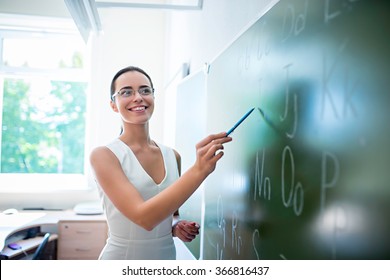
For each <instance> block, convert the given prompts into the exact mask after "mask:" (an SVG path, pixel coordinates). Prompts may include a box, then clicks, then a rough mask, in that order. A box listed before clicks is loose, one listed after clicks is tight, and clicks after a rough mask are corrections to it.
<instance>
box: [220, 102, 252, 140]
mask: <svg viewBox="0 0 390 280" xmlns="http://www.w3.org/2000/svg"><path fill="white" fill-rule="evenodd" d="M254 109H255V108H252V109H250V110H249V111H248V112H247V113H246V114H245V115H244V116H242V118H241V119H240V120H239V121H238V122H237V123H236V124H235V125H234V126H233V127H232V128H231V129H229V131H228V132H227V133H226V136H229V134H231V133H232V132H233V131H234V130H235V129H236V128H237V127H238V126H239V125H240V124H241V123H242V122H243V121H244V120H245V119H246V118H247V117H248V116H249V115H250V114H251V113H252V112H253V110H254Z"/></svg>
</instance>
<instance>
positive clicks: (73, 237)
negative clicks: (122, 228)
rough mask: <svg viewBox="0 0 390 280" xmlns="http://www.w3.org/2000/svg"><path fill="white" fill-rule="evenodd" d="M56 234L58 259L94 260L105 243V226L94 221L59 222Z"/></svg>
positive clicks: (104, 223) (103, 223)
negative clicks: (57, 235)
mask: <svg viewBox="0 0 390 280" xmlns="http://www.w3.org/2000/svg"><path fill="white" fill-rule="evenodd" d="M58 233H59V238H58V259H62V260H81V259H85V260H95V259H97V258H98V257H99V254H100V252H101V250H102V249H103V247H104V245H105V243H106V239H107V224H106V222H96V221H93V222H91V221H85V222H80V221H77V222H74V221H61V222H60V223H59V229H58Z"/></svg>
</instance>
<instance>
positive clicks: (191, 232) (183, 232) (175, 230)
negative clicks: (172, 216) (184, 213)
mask: <svg viewBox="0 0 390 280" xmlns="http://www.w3.org/2000/svg"><path fill="white" fill-rule="evenodd" d="M199 228H200V226H199V224H198V223H195V222H190V221H185V220H181V221H179V222H177V223H176V224H175V225H174V226H173V227H172V234H173V236H176V237H178V238H179V239H180V240H182V241H184V242H191V241H192V240H194V239H195V237H196V236H197V235H198V234H199Z"/></svg>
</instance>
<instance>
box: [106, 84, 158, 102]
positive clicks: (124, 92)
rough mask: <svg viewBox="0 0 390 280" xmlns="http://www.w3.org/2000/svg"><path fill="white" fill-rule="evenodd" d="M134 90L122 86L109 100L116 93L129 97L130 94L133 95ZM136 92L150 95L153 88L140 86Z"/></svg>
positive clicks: (112, 97) (113, 96) (115, 94)
mask: <svg viewBox="0 0 390 280" xmlns="http://www.w3.org/2000/svg"><path fill="white" fill-rule="evenodd" d="M135 92H136V90H134V89H132V88H122V89H120V90H119V91H117V92H116V93H114V94H113V95H112V96H111V100H114V98H115V96H117V95H119V96H121V97H124V98H126V97H130V96H132V95H135ZM137 92H138V93H139V94H140V95H142V96H147V95H151V94H152V93H154V88H151V87H141V88H139V89H138V90H137Z"/></svg>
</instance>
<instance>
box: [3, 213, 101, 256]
mask: <svg viewBox="0 0 390 280" xmlns="http://www.w3.org/2000/svg"><path fill="white" fill-rule="evenodd" d="M45 225H49V226H50V225H55V229H56V232H54V233H57V234H58V248H61V249H60V252H64V248H65V247H67V246H69V245H70V244H72V239H71V238H73V241H74V242H73V243H74V244H80V243H81V244H84V245H85V244H89V245H90V247H88V248H89V249H90V248H92V247H93V251H89V252H88V253H85V251H86V247H83V248H78V247H73V249H74V252H73V253H72V254H70V253H69V251H66V252H67V253H66V254H60V255H59V256H58V257H59V259H96V258H97V257H98V253H100V250H101V249H102V248H103V246H104V243H105V240H106V238H107V224H106V218H105V216H104V215H78V214H75V213H74V212H73V211H71V210H68V211H20V212H18V213H16V214H10V215H5V214H0V249H1V254H2V255H6V254H10V252H9V250H11V249H9V248H8V247H7V246H6V245H7V241H8V238H9V237H10V236H11V235H13V234H15V233H18V232H20V231H22V230H25V229H29V228H33V227H37V226H40V227H42V226H45ZM70 226H71V228H72V229H75V231H76V233H77V231H78V228H80V227H81V228H82V231H83V233H86V230H88V229H89V228H91V229H93V230H96V228H97V229H98V230H96V231H93V238H91V236H88V234H82V235H69V234H65V233H64V232H66V230H65V229H67V228H70ZM64 230H65V231H64ZM90 233H91V234H92V231H90ZM55 237H56V238H57V236H55ZM83 238H84V240H83ZM22 241H28V240H19V241H18V242H17V243H19V242H22ZM83 241H85V242H83ZM12 242H14V241H12ZM31 242H34V240H31ZM35 242H38V240H35ZM91 242H92V243H91ZM25 245H26V246H27V244H25ZM30 245H31V244H30ZM32 246H34V245H33V244H32ZM11 251H18V250H11ZM15 253H17V252H15Z"/></svg>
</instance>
